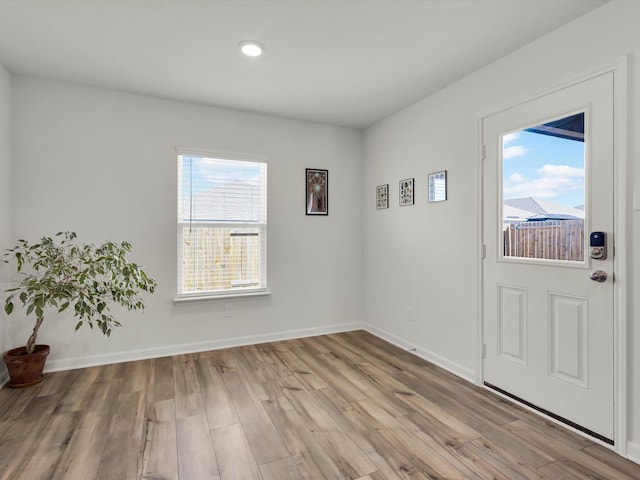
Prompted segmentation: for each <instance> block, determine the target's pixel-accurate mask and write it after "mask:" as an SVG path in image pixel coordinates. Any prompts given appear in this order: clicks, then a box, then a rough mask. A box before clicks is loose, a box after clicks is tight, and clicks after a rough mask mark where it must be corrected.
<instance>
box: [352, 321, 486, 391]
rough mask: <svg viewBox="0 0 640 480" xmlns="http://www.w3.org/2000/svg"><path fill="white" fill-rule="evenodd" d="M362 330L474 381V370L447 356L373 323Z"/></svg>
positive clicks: (469, 380)
mask: <svg viewBox="0 0 640 480" xmlns="http://www.w3.org/2000/svg"><path fill="white" fill-rule="evenodd" d="M363 328H364V330H366V331H367V332H369V333H371V334H373V335H375V336H376V337H380V338H381V339H383V340H386V341H387V342H389V343H392V344H394V345H395V346H397V347H400V348H402V349H403V350H407V351H408V352H411V353H413V354H415V355H417V356H418V357H420V358H422V359H424V360H427V361H428V362H431V363H433V364H435V365H437V366H439V367H442V368H444V369H445V370H447V371H449V372H451V373H453V374H454V375H457V376H458V377H461V378H463V379H464V380H467V381H468V382H471V383H475V378H476V374H475V372H474V371H473V370H472V369H470V368H467V367H464V366H462V365H460V364H458V363H456V362H452V361H451V360H449V359H448V358H445V357H443V356H442V355H438V354H437V353H433V352H431V351H429V350H425V349H424V348H421V347H418V346H416V345H414V344H412V343H411V342H409V341H408V340H405V339H403V338H400V337H397V336H395V335H393V334H392V333H389V332H387V331H385V330H382V329H380V328H378V327H374V326H373V325H369V324H366V325H364V327H363Z"/></svg>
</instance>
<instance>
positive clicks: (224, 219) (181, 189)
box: [178, 151, 267, 297]
mask: <svg viewBox="0 0 640 480" xmlns="http://www.w3.org/2000/svg"><path fill="white" fill-rule="evenodd" d="M266 288H267V163H266V159H265V158H263V157H249V156H239V155H230V154H211V153H208V154H203V153H197V152H188V151H178V296H184V297H189V296H198V295H206V296H209V295H227V294H235V293H251V292H261V291H266Z"/></svg>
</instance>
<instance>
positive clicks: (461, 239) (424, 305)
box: [363, 1, 640, 461]
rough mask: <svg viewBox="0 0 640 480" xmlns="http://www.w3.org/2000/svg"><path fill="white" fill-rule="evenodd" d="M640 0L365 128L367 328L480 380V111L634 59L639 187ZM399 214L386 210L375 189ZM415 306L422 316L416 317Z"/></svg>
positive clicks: (632, 172)
mask: <svg viewBox="0 0 640 480" xmlns="http://www.w3.org/2000/svg"><path fill="white" fill-rule="evenodd" d="M638 19H640V2H630V1H614V2H610V3H607V4H605V5H604V6H603V7H601V8H599V9H596V10H594V11H593V12H591V13H589V14H587V15H585V16H583V17H581V18H579V19H578V20H576V21H574V22H572V23H571V24H569V25H567V26H565V27H562V28H561V29H559V30H556V31H555V32H552V33H551V34H549V35H547V36H546V37H543V38H541V39H539V40H537V41H535V42H533V43H531V44H529V45H528V46H526V47H524V48H522V49H520V50H518V51H516V52H514V53H512V54H510V55H508V56H507V57H505V58H503V59H501V60H499V61H497V62H495V63H493V64H491V65H489V66H487V67H485V68H484V69H482V70H480V71H478V72H476V73H474V74H472V75H470V76H468V77H466V78H465V79H463V80H461V81H459V82H457V83H455V84H453V85H450V86H449V87H447V88H445V89H443V90H441V91H440V92H438V93H436V94H434V95H431V96H430V97H427V98H425V99H423V100H422V101H421V102H419V103H417V104H415V105H413V106H412V107H410V108H407V109H405V110H404V111H402V112H399V113H398V114H396V115H394V116H392V117H390V118H388V119H386V120H384V121H382V122H380V123H379V124H377V125H375V126H373V127H371V128H369V129H368V130H367V131H366V132H365V137H364V151H365V173H366V174H365V180H364V191H363V201H364V205H363V218H364V226H363V233H364V238H365V244H364V247H365V251H364V259H365V261H364V264H363V267H364V268H363V285H364V298H365V299H366V301H365V307H364V310H365V316H364V318H365V320H366V321H367V322H369V323H370V324H371V325H372V329H373V330H374V331H377V332H378V333H381V334H383V335H384V336H386V337H387V338H389V339H392V340H394V341H396V342H397V343H399V344H401V345H405V346H407V347H414V348H416V349H417V351H418V353H419V354H421V355H423V356H425V357H427V358H431V359H432V360H435V361H436V362H438V363H440V364H441V365H443V366H445V367H447V368H449V369H451V370H453V371H455V372H457V373H458V374H460V375H462V376H465V377H467V378H469V379H474V378H475V377H476V375H477V358H478V348H477V345H478V333H477V322H478V306H477V305H478V295H477V288H478V282H477V275H478V258H477V251H478V241H477V235H478V234H477V232H478V225H477V214H476V212H477V206H476V200H477V198H478V197H477V195H478V193H477V184H478V161H479V155H478V114H479V113H480V112H482V111H486V110H487V109H491V108H493V107H495V106H499V105H502V104H505V103H506V102H509V101H511V100H514V99H517V98H520V97H523V96H525V95H527V94H530V93H533V92H535V91H539V90H541V89H544V88H546V87H549V86H551V85H554V84H558V83H560V82H564V81H569V80H572V79H575V78H577V77H579V76H581V75H584V74H588V73H590V72H592V71H594V70H595V69H598V68H600V67H603V66H605V65H607V64H611V63H613V62H616V61H619V60H620V59H621V58H622V57H623V56H624V55H626V54H629V53H630V54H631V57H630V60H631V61H630V70H631V71H630V96H629V100H630V102H629V124H628V128H629V133H630V135H629V160H628V165H627V172H628V177H627V178H628V179H629V180H628V181H629V184H630V185H631V184H636V185H638V184H640V178H639V177H638V173H637V172H639V171H640V170H639V169H638V167H639V166H640V165H639V162H640V145H639V144H638V142H636V141H635V134H636V133H637V128H636V127H637V122H636V118H637V116H638V114H639V113H640V103H639V96H638V86H639V85H640V81H639V80H638V78H639V76H638V75H639V73H640V66H639V65H638V62H637V55H638V54H639V53H640V30H639V29H638ZM444 169H446V170H448V174H449V183H448V187H449V200H448V201H447V202H444V203H438V204H427V191H426V188H427V187H426V184H427V180H426V176H427V173H428V172H433V171H438V170H444ZM407 177H415V178H416V194H417V200H416V205H415V206H412V207H398V201H397V198H398V181H399V180H400V179H403V178H407ZM383 183H389V184H390V188H391V190H390V191H391V195H390V198H391V207H390V208H389V210H382V211H377V210H376V209H375V204H374V198H375V197H374V192H375V187H376V185H379V184H383ZM629 191H630V194H629V196H628V198H627V206H628V208H629V215H628V219H627V224H628V225H629V227H630V230H631V231H632V236H633V238H632V242H630V248H629V252H628V254H629V255H628V257H627V258H626V259H625V260H624V261H625V264H626V265H629V269H630V270H631V272H630V273H631V283H630V284H629V285H627V286H626V288H627V292H628V295H629V306H628V312H627V313H628V318H626V319H625V320H626V321H627V322H628V323H627V325H628V328H629V334H630V335H629V354H630V355H629V361H628V365H627V368H628V369H629V376H628V380H629V381H628V388H629V400H628V403H629V416H628V419H629V422H628V430H629V439H630V440H631V443H630V444H629V452H630V454H631V455H632V456H633V457H634V458H635V459H636V460H637V461H640V448H639V447H640V380H639V379H640V356H639V355H638V353H637V352H639V351H640V328H638V327H637V326H636V323H637V320H638V316H639V314H638V312H640V296H639V295H637V294H634V293H635V292H637V291H638V288H639V287H640V285H639V284H638V279H640V261H639V259H638V258H637V256H636V255H634V250H635V249H636V245H638V244H639V243H640V214H639V212H632V211H631V205H632V203H631V202H632V197H631V191H632V188H629ZM407 307H412V309H413V314H414V320H413V321H407V319H406V316H407V315H406V309H407Z"/></svg>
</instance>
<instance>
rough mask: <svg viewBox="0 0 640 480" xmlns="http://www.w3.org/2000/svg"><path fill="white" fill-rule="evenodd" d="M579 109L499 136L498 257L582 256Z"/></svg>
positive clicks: (579, 259) (582, 146)
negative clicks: (500, 246)
mask: <svg viewBox="0 0 640 480" xmlns="http://www.w3.org/2000/svg"><path fill="white" fill-rule="evenodd" d="M584 124H585V114H584V112H582V113H577V114H575V115H570V116H567V117H564V118H560V119H557V120H553V121H549V122H547V123H543V124H540V125H535V126H533V127H530V128H526V129H523V130H520V131H517V132H512V133H509V134H506V135H503V136H502V172H503V181H502V201H503V203H502V221H503V224H502V225H503V228H502V232H503V238H504V251H503V255H504V257H519V258H529V259H544V260H561V261H573V262H582V261H584V246H585V239H584V220H585V208H586V207H585V204H586V200H585V188H584V186H585V133H584V132H585V128H584Z"/></svg>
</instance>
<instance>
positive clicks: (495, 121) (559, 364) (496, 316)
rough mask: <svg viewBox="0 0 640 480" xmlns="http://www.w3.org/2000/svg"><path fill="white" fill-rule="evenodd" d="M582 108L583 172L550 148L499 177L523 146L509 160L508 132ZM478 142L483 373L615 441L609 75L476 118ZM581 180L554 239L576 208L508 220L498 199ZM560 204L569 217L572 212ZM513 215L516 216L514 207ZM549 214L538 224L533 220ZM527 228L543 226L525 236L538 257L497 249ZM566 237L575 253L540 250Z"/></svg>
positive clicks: (571, 185) (569, 115) (570, 114)
mask: <svg viewBox="0 0 640 480" xmlns="http://www.w3.org/2000/svg"><path fill="white" fill-rule="evenodd" d="M581 113H583V114H584V115H583V117H581V118H583V119H584V168H583V169H582V171H581V169H580V168H579V167H570V166H567V165H563V163H562V155H563V153H562V149H559V150H558V154H557V157H556V156H553V155H552V156H549V158H548V163H545V164H544V166H540V167H538V169H537V172H538V174H539V175H540V178H539V179H537V178H536V179H532V178H527V175H524V174H517V175H516V174H513V175H511V177H509V178H507V179H505V177H504V175H505V172H506V169H507V168H511V167H512V166H513V165H514V164H513V163H508V162H512V161H522V162H524V156H523V157H522V158H521V159H516V160H514V159H513V158H512V155H517V154H521V153H522V149H521V150H520V151H516V150H509V148H512V147H513V143H507V142H511V141H512V138H514V136H517V135H518V133H516V132H522V131H527V132H528V134H530V131H533V130H535V128H530V127H533V126H536V127H544V126H549V125H552V124H553V125H555V123H554V122H555V121H558V120H559V119H565V118H572V117H573V116H576V115H579V114H581ZM578 141H580V140H578ZM483 142H484V146H485V149H486V158H485V161H484V165H483V179H484V180H483V202H484V203H483V205H484V206H483V222H484V223H483V232H484V233H483V235H484V243H485V245H486V257H485V259H484V264H483V291H484V298H483V305H484V307H483V308H484V311H483V322H484V334H483V335H484V342H485V344H486V356H485V359H484V365H483V367H484V380H485V382H486V383H488V384H490V385H492V386H495V387H498V388H499V389H500V390H503V391H505V392H508V393H509V394H511V395H513V396H515V397H518V398H521V399H523V400H525V401H526V402H528V403H530V404H532V405H534V406H536V407H539V408H540V409H542V410H546V411H548V412H551V413H553V414H555V415H557V416H559V417H562V418H564V419H567V420H568V421H569V423H575V424H577V425H580V426H582V427H584V428H585V429H587V430H590V431H591V432H593V433H595V434H596V435H597V436H601V437H603V438H604V439H613V438H614V432H613V424H614V422H613V420H614V413H613V408H614V405H613V394H614V385H613V358H614V351H613V343H614V342H613V255H612V252H613V248H612V245H613V244H612V240H613V229H614V225H613V218H614V215H613V212H614V210H613V208H614V206H613V74H612V73H608V74H604V75H600V76H598V77H595V78H592V79H590V80H587V81H584V82H581V83H579V84H576V85H574V86H571V87H568V88H565V89H563V90H560V91H557V92H554V93H552V94H549V95H545V96H543V97H540V98H537V99H534V100H531V101H528V102H526V103H522V104H520V105H517V106H515V107H512V108H509V109H506V110H503V111H501V112H499V113H496V114H494V115H491V116H488V117H485V118H484V119H483ZM534 153H535V152H534ZM514 158H515V157H514ZM545 161H546V160H545ZM522 165H523V166H522V168H523V169H524V168H525V167H524V163H523V164H522ZM523 171H524V170H523ZM554 175H555V176H554ZM563 175H564V176H563ZM581 175H582V176H581ZM582 178H583V179H584V187H583V188H584V207H582V208H584V210H583V215H584V221H583V223H581V224H580V225H581V226H580V228H581V229H582V230H580V231H577V230H572V231H571V232H570V233H567V234H566V237H562V239H561V240H560V238H561V237H560V236H555V235H560V233H559V232H560V231H561V230H562V229H563V228H565V227H566V226H567V225H569V224H572V225H573V224H578V223H580V220H579V219H577V217H576V219H575V220H569V219H567V218H563V219H561V220H559V221H557V222H555V220H554V219H553V218H551V219H550V220H548V221H547V222H546V223H539V224H537V223H535V222H533V223H532V222H519V223H514V224H513V225H512V226H511V227H506V224H507V216H508V215H507V213H508V208H510V207H508V206H504V207H503V205H506V203H508V202H511V203H513V204H516V203H517V202H520V203H521V204H522V205H524V200H522V201H521V199H514V200H509V199H508V198H507V195H508V194H512V193H513V192H517V191H518V190H517V188H520V187H522V188H525V187H526V188H530V189H532V190H531V191H535V192H540V194H547V195H549V196H551V195H552V194H553V192H552V191H551V190H544V188H542V187H545V186H548V187H549V189H551V188H559V187H558V186H560V187H562V186H563V185H564V187H563V188H566V189H571V188H574V187H575V185H578V184H579V183H580V181H582ZM518 182H520V183H518ZM527 182H528V183H527ZM543 182H547V183H546V184H545V183H543ZM554 182H555V183H554ZM572 182H573V183H572ZM509 189H511V190H509ZM523 191H525V190H523ZM546 198H547V200H548V198H549V197H546ZM540 203H541V204H544V203H545V202H543V201H541V202H540ZM518 205H519V204H518ZM545 205H546V204H545ZM514 211H515V210H514ZM567 211H569V212H572V213H573V214H576V215H579V212H578V211H577V210H571V209H567ZM576 212H577V213H576ZM517 214H518V215H521V216H522V215H524V214H523V213H522V209H518V210H517ZM563 215H568V214H563ZM549 216H550V217H554V215H549ZM555 216H556V217H557V216H558V215H555ZM554 222H555V223H557V224H558V225H555V224H554ZM547 224H549V225H550V226H548V228H547V227H544V228H543V227H542V225H547ZM552 224H553V225H552ZM514 226H517V227H518V228H515V227H514ZM529 227H531V232H538V233H539V232H541V231H542V230H545V232H544V235H542V236H541V237H540V238H539V239H537V240H536V239H534V240H532V239H531V238H529V237H527V238H529V239H528V240H526V241H527V242H529V246H528V247H527V248H530V249H533V248H534V247H535V249H538V250H540V252H543V253H540V254H536V255H538V256H537V258H536V255H531V256H529V255H528V254H521V253H518V254H517V255H520V256H515V255H513V254H511V253H509V254H507V253H505V252H507V250H505V249H506V247H505V243H504V241H505V240H504V238H505V233H504V232H505V229H506V228H508V229H509V232H510V233H509V235H514V233H513V232H516V233H518V232H519V233H518V234H522V233H523V232H525V230H526V229H527V228H529ZM571 228H574V227H573V226H572V227H571ZM591 231H603V232H606V233H607V239H608V256H607V258H606V259H604V260H595V259H591V258H590V255H589V249H588V237H589V233H590V232H591ZM527 234H528V233H527ZM581 235H582V236H581ZM522 238H524V237H522ZM536 238H537V237H536ZM522 242H524V240H522ZM569 242H571V245H569ZM560 243H562V245H559V244H560ZM576 246H578V247H580V249H582V248H583V247H584V254H582V253H581V254H580V255H582V256H573V257H571V259H570V260H554V259H550V258H555V257H554V255H556V254H555V253H553V252H555V251H556V250H557V251H560V250H562V251H567V252H568V251H569V250H575V249H576ZM518 248H520V247H518ZM519 251H524V250H523V249H521V250H519ZM549 252H552V253H549ZM525 257H526V258H525ZM558 258H560V257H558ZM563 258H564V257H563ZM567 258H569V257H567ZM594 270H602V271H604V272H606V273H607V274H608V279H607V280H606V281H605V282H602V283H599V282H595V281H593V280H591V278H590V274H591V272H592V271H594Z"/></svg>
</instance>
